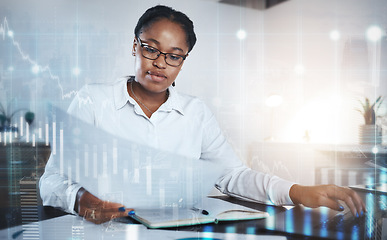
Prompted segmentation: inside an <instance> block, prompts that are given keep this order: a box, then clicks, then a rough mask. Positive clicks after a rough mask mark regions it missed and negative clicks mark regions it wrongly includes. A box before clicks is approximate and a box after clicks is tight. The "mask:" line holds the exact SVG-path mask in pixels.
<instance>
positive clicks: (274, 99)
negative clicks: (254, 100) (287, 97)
mask: <svg viewBox="0 0 387 240" xmlns="http://www.w3.org/2000/svg"><path fill="white" fill-rule="evenodd" d="M265 103H266V106H268V107H278V106H279V105H281V104H282V96H280V95H276V94H273V95H270V96H269V97H268V98H267V99H266V102H265Z"/></svg>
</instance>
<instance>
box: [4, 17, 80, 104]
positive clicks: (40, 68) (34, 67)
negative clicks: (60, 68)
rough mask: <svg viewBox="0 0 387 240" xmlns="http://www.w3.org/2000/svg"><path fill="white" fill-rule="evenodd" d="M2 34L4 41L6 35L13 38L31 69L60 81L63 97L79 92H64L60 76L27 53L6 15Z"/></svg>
mask: <svg viewBox="0 0 387 240" xmlns="http://www.w3.org/2000/svg"><path fill="white" fill-rule="evenodd" d="M0 36H2V39H3V41H5V40H6V37H8V38H9V39H11V41H12V45H13V46H14V47H15V48H16V49H17V52H18V53H19V54H20V56H21V58H22V59H23V60H24V61H26V62H28V63H29V64H30V65H31V70H32V72H33V73H34V74H38V73H47V74H48V76H49V78H50V79H52V80H55V81H56V82H57V83H58V87H59V88H60V91H61V98H62V99H66V98H71V97H72V96H74V95H76V94H77V91H75V90H72V91H70V92H68V93H64V90H63V86H62V84H61V80H60V77H59V76H57V75H55V74H53V73H52V71H51V69H50V67H49V66H48V65H42V64H40V63H38V62H37V61H35V60H33V59H32V58H31V57H30V55H29V54H27V53H25V51H23V48H22V47H21V46H20V43H19V42H18V41H16V40H15V38H14V32H13V31H12V30H11V29H10V27H9V24H8V21H7V18H6V17H4V20H3V22H2V23H1V24H0ZM75 71H76V73H79V69H78V68H76V70H75Z"/></svg>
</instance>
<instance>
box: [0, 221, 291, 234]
mask: <svg viewBox="0 0 387 240" xmlns="http://www.w3.org/2000/svg"><path fill="white" fill-rule="evenodd" d="M18 233H19V234H18ZM0 239H16V240H17V239H20V240H21V239H49V240H56V239H63V240H69V239H72V240H84V239H92V240H98V239H103V240H109V239H130V240H137V239H138V240H140V239H141V240H154V239H157V240H164V239H174V240H179V239H180V240H204V239H206V240H223V239H224V240H263V239H265V240H266V239H267V240H277V239H278V240H283V239H286V237H279V236H267V235H251V234H236V233H212V232H194V231H174V230H152V229H147V228H146V227H145V226H143V225H140V224H126V223H119V222H115V221H111V222H108V223H104V224H101V225H96V224H93V223H90V222H87V221H85V220H83V219H82V218H80V217H77V216H74V215H65V216H62V217H57V218H52V219H49V220H45V221H40V222H36V223H30V224H26V225H22V226H16V227H12V228H8V229H4V230H1V231H0Z"/></svg>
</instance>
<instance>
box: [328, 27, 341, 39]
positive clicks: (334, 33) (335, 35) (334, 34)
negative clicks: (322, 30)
mask: <svg viewBox="0 0 387 240" xmlns="http://www.w3.org/2000/svg"><path fill="white" fill-rule="evenodd" d="M329 37H330V38H331V39H332V40H333V41H337V40H339V39H340V32H339V31H337V30H333V31H331V32H330V34H329Z"/></svg>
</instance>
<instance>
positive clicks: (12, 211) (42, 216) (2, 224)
mask: <svg viewBox="0 0 387 240" xmlns="http://www.w3.org/2000/svg"><path fill="white" fill-rule="evenodd" d="M223 199H226V200H229V201H231V202H234V203H240V204H241V205H244V206H250V207H253V208H255V209H260V210H266V211H268V212H271V213H272V214H277V213H280V212H283V211H285V209H284V208H282V207H275V206H267V205H264V204H255V203H251V202H245V201H239V200H236V199H232V198H228V197H226V198H223ZM38 212H39V214H38V221H43V220H46V219H52V218H56V217H62V216H64V215H67V214H66V213H64V212H62V211H60V210H58V209H55V208H52V207H42V206H39V207H38ZM0 216H2V218H1V220H0V229H3V230H6V229H10V228H11V227H14V226H18V225H20V224H21V223H22V217H21V210H20V209H17V208H0ZM80 220H82V219H81V218H79V217H76V221H77V223H76V224H75V225H74V227H73V231H74V232H77V231H78V230H79V229H81V227H80V226H82V224H84V223H82V221H80ZM74 221H75V220H74ZM118 222H124V223H126V224H133V225H137V226H142V225H141V224H139V223H137V222H136V221H134V220H132V219H131V218H122V219H119V220H118ZM107 225H109V224H108V223H105V224H103V225H101V227H100V228H99V231H101V229H105V228H106V226H107ZM264 225H265V220H262V219H259V220H249V221H238V222H220V223H218V224H205V225H196V226H188V227H179V228H170V229H163V230H162V231H191V232H214V233H240V234H249V235H267V236H268V237H269V236H283V235H284V233H277V232H273V231H266V230H265V228H264ZM32 226H35V225H34V224H32ZM35 227H36V226H35ZM61 229H62V230H61ZM63 229H64V227H63V226H59V225H58V226H57V227H56V228H55V231H54V230H51V231H52V232H53V234H54V233H55V234H56V235H53V236H52V238H50V240H51V239H52V240H55V239H60V238H59V237H60V232H61V231H64V230H63ZM13 233H14V231H9V234H10V235H9V237H10V236H11V235H12V234H13ZM57 237H58V238H57ZM9 239H11V237H10V238H9ZM17 239H23V238H22V237H20V238H17ZM36 239H38V238H36ZM73 239H89V238H87V237H85V238H73ZM130 239H131V240H132V238H130ZM226 239H229V240H236V239H235V238H226ZM246 239H251V240H252V239H253V238H244V240H246ZM264 239H267V238H264ZM287 239H289V240H293V239H308V238H303V237H300V236H297V237H294V236H289V237H288V238H287ZM94 240H96V239H94ZM141 240H142V239H141ZM197 240H199V239H197Z"/></svg>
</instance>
